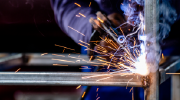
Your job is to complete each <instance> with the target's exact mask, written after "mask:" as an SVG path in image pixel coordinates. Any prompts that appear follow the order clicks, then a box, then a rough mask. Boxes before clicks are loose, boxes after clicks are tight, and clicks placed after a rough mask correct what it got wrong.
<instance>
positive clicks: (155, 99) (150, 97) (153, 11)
mask: <svg viewBox="0 0 180 100" xmlns="http://www.w3.org/2000/svg"><path fill="white" fill-rule="evenodd" d="M144 12H145V34H146V35H148V36H149V35H150V37H155V39H156V40H155V44H153V49H154V51H151V52H154V57H155V58H154V59H153V60H154V61H153V62H151V63H153V66H151V68H152V69H153V70H154V69H157V68H158V62H157V61H156V59H157V58H156V57H158V56H157V55H158V53H159V42H158V40H157V39H158V38H157V36H158V33H159V32H158V30H159V0H145V11H144ZM147 77H148V78H149V82H148V83H149V87H147V88H146V89H145V93H144V94H145V96H144V97H145V100H159V70H157V71H152V70H151V72H150V74H149V75H148V76H147Z"/></svg>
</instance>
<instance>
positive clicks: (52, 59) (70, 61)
mask: <svg viewBox="0 0 180 100" xmlns="http://www.w3.org/2000/svg"><path fill="white" fill-rule="evenodd" d="M52 60H58V61H64V62H72V63H75V62H74V61H67V60H63V59H54V58H52Z"/></svg>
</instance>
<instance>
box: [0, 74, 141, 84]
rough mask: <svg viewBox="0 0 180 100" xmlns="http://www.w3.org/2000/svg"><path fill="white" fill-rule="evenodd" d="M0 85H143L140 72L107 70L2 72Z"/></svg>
mask: <svg viewBox="0 0 180 100" xmlns="http://www.w3.org/2000/svg"><path fill="white" fill-rule="evenodd" d="M0 85H86V86H127V87H142V78H141V75H138V74H129V73H121V74H119V73H118V74H115V73H114V74H112V73H111V74H110V73H107V72H17V73H15V72H0Z"/></svg>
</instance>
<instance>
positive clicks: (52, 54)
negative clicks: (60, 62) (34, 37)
mask: <svg viewBox="0 0 180 100" xmlns="http://www.w3.org/2000/svg"><path fill="white" fill-rule="evenodd" d="M52 55H55V56H62V57H65V56H64V55H58V54H52Z"/></svg>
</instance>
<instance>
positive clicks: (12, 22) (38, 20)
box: [0, 0, 81, 100]
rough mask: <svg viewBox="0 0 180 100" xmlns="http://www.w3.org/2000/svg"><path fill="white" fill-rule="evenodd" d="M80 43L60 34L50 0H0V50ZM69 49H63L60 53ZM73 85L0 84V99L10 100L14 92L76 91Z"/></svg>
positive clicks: (45, 49) (42, 49)
mask: <svg viewBox="0 0 180 100" xmlns="http://www.w3.org/2000/svg"><path fill="white" fill-rule="evenodd" d="M55 44H58V45H62V46H66V47H69V48H72V49H75V52H77V53H80V46H79V45H77V44H76V43H75V42H74V41H73V40H72V39H71V38H69V37H68V36H67V35H66V34H64V33H63V32H62V31H61V30H60V28H59V27H58V25H57V24H56V22H55V20H54V14H53V11H52V9H51V6H50V0H0V53H62V51H63V48H60V47H56V46H55ZM71 52H72V51H70V50H69V51H68V50H65V51H64V53H71ZM18 68H21V70H20V71H46V72H48V71H51V72H52V71H55V72H60V71H63V72H66V71H71V72H72V71H81V70H79V66H77V67H76V66H75V67H71V66H70V67H55V66H44V67H42V66H33V67H32V66H16V67H13V68H11V69H5V70H1V71H16V70H17V69H18ZM76 87H77V86H0V100H14V99H15V98H14V97H15V94H16V93H17V92H22V93H26V92H30V93H33V92H37V93H41V92H43V93H44V92H46V93H54V92H55V93H67V94H70V93H76V92H77V91H79V90H76Z"/></svg>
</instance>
